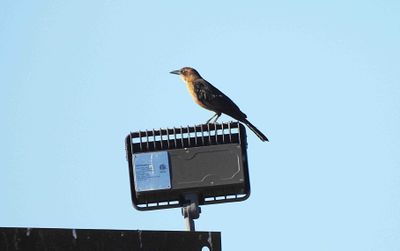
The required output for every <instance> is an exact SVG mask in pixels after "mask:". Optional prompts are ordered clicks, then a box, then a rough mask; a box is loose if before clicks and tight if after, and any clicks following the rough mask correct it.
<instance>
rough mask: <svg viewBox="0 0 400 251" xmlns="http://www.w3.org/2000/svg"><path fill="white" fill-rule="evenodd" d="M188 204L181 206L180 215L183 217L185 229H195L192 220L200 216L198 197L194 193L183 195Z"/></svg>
mask: <svg viewBox="0 0 400 251" xmlns="http://www.w3.org/2000/svg"><path fill="white" fill-rule="evenodd" d="M185 200H186V201H187V202H188V204H186V205H185V207H183V208H182V215H183V217H184V218H185V225H186V230H187V231H195V225H194V220H195V219H198V218H199V217H200V213H201V208H200V207H199V199H198V197H197V195H196V194H187V195H185Z"/></svg>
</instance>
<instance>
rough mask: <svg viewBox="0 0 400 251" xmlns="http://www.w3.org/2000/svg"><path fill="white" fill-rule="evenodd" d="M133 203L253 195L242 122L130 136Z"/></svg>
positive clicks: (148, 205) (157, 205) (159, 205)
mask: <svg viewBox="0 0 400 251" xmlns="http://www.w3.org/2000/svg"><path fill="white" fill-rule="evenodd" d="M125 143H126V153H127V160H128V163H129V175H130V182H131V194H132V202H133V205H134V206H135V208H136V209H138V210H154V209H164V208H175V207H182V206H184V205H185V204H186V203H187V200H186V195H188V194H194V195H196V196H197V198H198V203H199V205H207V204H215V203H224V202H235V201H243V200H245V199H247V198H248V197H249V196H250V181H249V173H248V163H247V136H246V130H245V127H244V126H243V125H242V124H240V123H238V122H228V123H210V124H202V125H195V126H186V127H179V128H172V129H168V128H167V129H159V130H155V129H153V130H145V131H138V132H132V133H130V134H129V135H128V136H127V137H126V141H125Z"/></svg>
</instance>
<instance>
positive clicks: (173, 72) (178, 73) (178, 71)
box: [170, 70, 181, 75]
mask: <svg viewBox="0 0 400 251" xmlns="http://www.w3.org/2000/svg"><path fill="white" fill-rule="evenodd" d="M170 73H171V74H176V75H181V71H180V70H176V71H171V72H170Z"/></svg>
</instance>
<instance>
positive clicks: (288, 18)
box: [0, 0, 400, 251]
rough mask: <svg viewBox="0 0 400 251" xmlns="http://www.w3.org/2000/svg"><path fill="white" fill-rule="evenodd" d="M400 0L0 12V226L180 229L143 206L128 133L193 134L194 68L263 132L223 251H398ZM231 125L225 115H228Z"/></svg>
mask: <svg viewBox="0 0 400 251" xmlns="http://www.w3.org/2000/svg"><path fill="white" fill-rule="evenodd" d="M399 13H400V2H399V1H394V0H393V1H390V0H384V1H372V0H366V1H365V0H364V1H330V2H328V1H253V2H251V1H247V2H243V3H236V2H234V1H201V2H199V1H197V2H190V1H175V2H172V1H117V0H115V1H112V0H107V1H106V0H96V1H77V0H72V1H53V0H52V1H50V0H49V1H27V0H20V1H12V0H2V1H1V2H0V226H20V227H27V226H29V227H65V228H110V229H142V230H183V229H184V222H183V218H182V216H181V213H180V210H179V209H171V210H163V211H153V212H139V211H136V210H134V209H133V207H132V206H131V201H130V191H129V179H128V164H127V162H126V160H125V150H124V137H125V136H126V135H127V134H128V133H129V132H130V131H135V130H140V129H142V130H143V129H152V128H160V127H163V128H165V127H173V126H181V125H188V124H189V125H193V124H198V123H203V122H205V121H206V120H207V119H208V118H209V117H210V116H211V115H212V113H211V112H209V111H206V110H203V109H201V108H199V107H197V105H195V104H194V103H193V102H192V100H191V98H190V97H189V95H188V94H187V91H186V89H185V86H184V84H183V82H182V81H181V80H180V79H179V77H177V76H176V75H171V74H169V71H171V70H175V69H178V68H180V67H182V66H192V67H195V68H196V69H198V70H199V72H200V73H201V74H202V75H203V77H205V78H206V79H207V80H208V81H210V82H211V83H213V84H214V85H215V86H217V87H218V88H219V89H220V90H222V91H223V92H225V93H226V94H227V95H229V96H230V97H231V98H232V99H233V100H234V101H235V102H236V103H237V104H238V105H239V106H240V107H241V108H242V110H243V111H244V112H245V113H246V114H247V115H248V117H249V120H250V121H252V123H254V124H255V125H256V126H257V127H258V128H259V129H260V130H262V131H263V132H265V134H266V135H267V136H268V137H269V138H270V141H271V142H270V143H262V142H261V141H260V140H259V139H258V138H257V137H256V136H255V135H254V134H252V133H251V132H250V131H248V143H249V148H248V157H249V167H250V178H251V187H252V194H251V197H250V198H249V200H247V201H245V202H241V203H230V204H229V203H228V204H223V205H213V206H204V207H203V208H202V211H203V212H202V214H201V217H200V219H199V220H198V221H197V222H196V223H197V229H198V230H201V231H221V232H222V245H223V249H224V250H274V251H280V250H282V251H283V250H304V251H321V250H324V251H337V250H341V251H346V250H349V251H357V250H360V251H365V250H377V251H378V250H379V251H398V250H400V130H399V129H400V70H399V69H400V46H399V45H400V15H399ZM228 120H230V118H229V117H227V116H223V117H221V121H228Z"/></svg>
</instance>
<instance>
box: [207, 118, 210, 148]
mask: <svg viewBox="0 0 400 251" xmlns="http://www.w3.org/2000/svg"><path fill="white" fill-rule="evenodd" d="M207 130H208V144H210V145H211V132H210V123H207Z"/></svg>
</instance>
